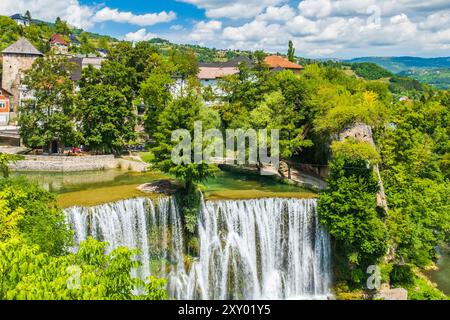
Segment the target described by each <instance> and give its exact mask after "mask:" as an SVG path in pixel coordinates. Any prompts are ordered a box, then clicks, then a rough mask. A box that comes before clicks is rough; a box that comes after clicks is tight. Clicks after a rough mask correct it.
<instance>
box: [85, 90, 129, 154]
mask: <svg viewBox="0 0 450 320" xmlns="http://www.w3.org/2000/svg"><path fill="white" fill-rule="evenodd" d="M80 98H81V101H80V104H79V117H80V131H81V133H82V134H83V136H84V137H85V139H84V142H85V144H86V146H87V148H88V149H90V150H94V151H101V152H105V153H109V152H113V153H116V154H120V152H121V151H122V150H123V149H124V148H125V147H126V146H127V144H128V143H130V142H131V141H133V139H134V138H135V125H136V116H135V114H134V111H133V109H132V107H131V105H130V104H129V103H128V101H127V99H126V98H125V96H124V95H123V94H121V93H120V92H119V91H118V90H116V87H114V86H111V85H104V84H94V85H89V86H85V87H84V88H82V89H81V91H80Z"/></svg>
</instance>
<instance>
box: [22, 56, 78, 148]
mask: <svg viewBox="0 0 450 320" xmlns="http://www.w3.org/2000/svg"><path fill="white" fill-rule="evenodd" d="M73 68H74V65H73V64H72V63H70V62H69V61H68V60H67V58H66V57H64V56H60V55H53V54H52V55H49V56H46V57H42V58H38V59H36V61H35V62H34V64H33V67H32V68H31V69H30V70H29V71H27V73H26V76H25V80H24V81H23V84H24V85H26V86H27V88H28V89H29V90H33V93H34V98H33V99H29V100H27V101H25V103H24V105H22V106H21V107H20V115H19V125H20V135H21V137H22V139H23V141H24V143H25V145H27V146H29V147H33V148H35V147H44V148H48V149H49V150H50V149H51V146H50V144H51V143H52V141H58V142H59V143H60V144H62V145H64V146H70V145H73V144H76V143H77V142H78V141H79V136H78V134H77V132H76V131H75V123H74V113H75V107H74V100H75V97H76V94H75V93H74V84H73V81H72V80H71V79H70V75H71V70H73Z"/></svg>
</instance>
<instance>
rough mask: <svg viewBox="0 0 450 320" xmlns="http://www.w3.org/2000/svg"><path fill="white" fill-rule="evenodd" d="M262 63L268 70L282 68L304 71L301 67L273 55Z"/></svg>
mask: <svg viewBox="0 0 450 320" xmlns="http://www.w3.org/2000/svg"><path fill="white" fill-rule="evenodd" d="M264 62H265V63H266V64H267V65H268V66H269V68H270V69H276V68H283V69H298V70H300V69H304V67H303V66H301V65H299V64H296V63H293V62H290V61H289V60H288V59H286V58H283V57H281V56H277V55H273V56H268V57H266V58H265V59H264Z"/></svg>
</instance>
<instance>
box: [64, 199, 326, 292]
mask: <svg viewBox="0 0 450 320" xmlns="http://www.w3.org/2000/svg"><path fill="white" fill-rule="evenodd" d="M66 212H67V217H68V218H67V219H68V222H69V223H70V225H71V226H72V227H73V228H74V230H75V240H76V243H79V242H80V241H82V240H85V239H86V238H87V237H88V236H93V237H94V238H96V239H99V240H102V241H106V242H108V243H109V244H110V250H111V249H114V248H116V247H118V246H126V247H129V248H138V249H140V251H141V252H142V255H141V256H140V257H139V259H140V260H141V261H142V267H141V268H140V269H139V270H136V271H134V275H135V276H139V277H142V278H147V277H148V276H149V275H151V274H154V275H158V276H161V277H165V278H167V279H168V290H169V293H170V295H171V296H172V297H174V298H176V299H188V300H190V299H326V298H327V297H328V296H329V288H330V285H331V279H330V274H331V270H330V269H331V266H330V261H331V256H330V240H329V236H328V234H327V233H326V232H325V231H324V230H323V228H321V227H320V226H319V223H318V218H317V214H316V200H313V199H311V200H306V199H260V200H246V201H206V202H202V208H201V214H200V217H199V222H198V229H199V235H198V236H199V251H200V252H199V255H198V257H197V258H194V259H193V260H192V259H191V261H190V263H187V265H188V266H189V268H187V267H186V266H185V254H184V248H185V239H184V236H183V228H182V219H181V217H180V214H179V211H178V208H177V205H176V203H175V200H174V199H173V198H163V199H160V200H158V201H157V202H153V201H151V200H149V199H145V198H138V199H131V200H124V201H121V202H118V203H113V204H107V205H103V206H98V207H93V208H71V209H67V211H66ZM74 250H76V247H75V248H74ZM188 260H189V259H188Z"/></svg>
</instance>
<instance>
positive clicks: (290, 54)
mask: <svg viewBox="0 0 450 320" xmlns="http://www.w3.org/2000/svg"><path fill="white" fill-rule="evenodd" d="M288 59H289V61H291V62H295V48H294V43H293V42H292V40H289V49H288Z"/></svg>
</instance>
